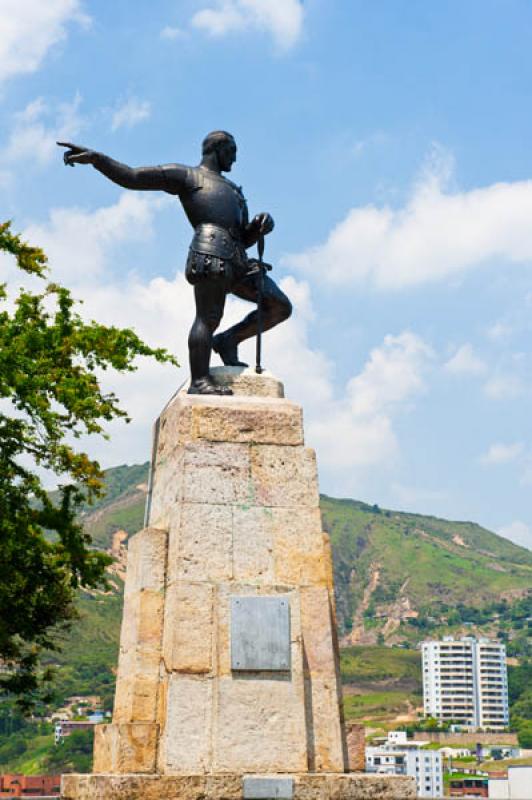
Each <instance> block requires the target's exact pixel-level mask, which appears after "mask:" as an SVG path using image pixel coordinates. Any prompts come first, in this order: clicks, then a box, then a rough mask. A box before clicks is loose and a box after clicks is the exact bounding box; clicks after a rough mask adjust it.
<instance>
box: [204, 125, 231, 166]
mask: <svg viewBox="0 0 532 800" xmlns="http://www.w3.org/2000/svg"><path fill="white" fill-rule="evenodd" d="M201 152H202V154H203V155H204V156H207V155H210V154H211V153H216V156H217V158H218V164H219V166H220V169H221V170H222V172H229V171H230V170H231V166H232V165H233V164H234V162H235V161H236V142H235V140H234V137H233V136H231V134H230V133H227V131H211V132H210V133H208V134H207V136H206V137H205V139H204V140H203V142H202V145H201Z"/></svg>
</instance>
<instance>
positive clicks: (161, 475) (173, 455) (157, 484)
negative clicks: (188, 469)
mask: <svg viewBox="0 0 532 800" xmlns="http://www.w3.org/2000/svg"><path fill="white" fill-rule="evenodd" d="M162 450H163V451H162V452H159V451H157V453H156V462H155V468H154V469H153V468H152V469H153V473H152V489H151V498H150V509H149V520H148V522H149V523H150V525H154V526H156V527H159V528H164V529H167V528H168V520H169V514H170V513H171V510H172V508H173V506H174V504H175V503H179V502H180V501H181V500H182V499H183V479H184V472H183V459H184V449H183V447H182V446H181V445H172V447H170V444H169V443H167V445H166V447H162ZM167 451H168V452H167Z"/></svg>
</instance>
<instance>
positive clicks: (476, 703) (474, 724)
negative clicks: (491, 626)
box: [421, 636, 508, 730]
mask: <svg viewBox="0 0 532 800" xmlns="http://www.w3.org/2000/svg"><path fill="white" fill-rule="evenodd" d="M421 650H422V659H423V664H422V668H423V706H424V711H425V715H426V716H430V717H435V719H438V720H440V721H442V722H450V721H453V722H456V723H459V724H461V725H465V726H467V727H469V728H483V729H493V730H500V729H501V728H505V727H506V726H507V725H508V677H507V669H506V648H505V646H504V645H503V644H499V642H491V641H489V640H488V639H478V640H477V639H474V638H473V637H469V636H466V637H464V638H462V639H453V638H452V637H446V638H444V639H443V640H442V641H440V642H429V641H428V642H423V643H422V645H421Z"/></svg>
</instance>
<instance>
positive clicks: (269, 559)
mask: <svg viewBox="0 0 532 800" xmlns="http://www.w3.org/2000/svg"><path fill="white" fill-rule="evenodd" d="M233 577H234V579H235V581H239V582H246V583H257V584H261V585H263V584H266V585H269V584H273V582H274V578H275V575H274V561H273V516H272V512H271V509H269V508H261V507H256V506H235V507H234V508H233Z"/></svg>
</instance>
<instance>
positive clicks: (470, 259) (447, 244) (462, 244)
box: [285, 159, 532, 290]
mask: <svg viewBox="0 0 532 800" xmlns="http://www.w3.org/2000/svg"><path fill="white" fill-rule="evenodd" d="M440 161H441V159H440ZM449 170H450V167H449V166H448V164H444V165H443V167H442V166H441V164H440V165H436V167H435V166H434V165H432V167H431V168H430V169H429V168H428V169H426V170H425V173H424V175H423V176H422V178H421V180H420V181H419V182H418V183H417V184H416V185H415V187H414V189H413V191H412V194H411V196H410V199H409V200H408V201H407V202H406V204H405V205H404V207H403V208H398V209H393V208H391V207H389V206H384V207H381V208H378V207H376V206H366V207H363V208H353V209H351V210H350V211H349V213H348V214H347V216H346V217H345V219H344V220H342V221H341V222H340V223H338V225H336V227H335V228H333V230H332V231H331V233H330V234H329V236H328V238H327V241H326V242H325V243H323V244H320V245H317V246H313V247H310V248H308V249H307V250H305V251H303V252H301V253H299V254H295V255H290V256H287V257H286V258H285V263H286V264H287V265H288V266H290V267H293V268H294V269H297V270H298V271H299V272H300V273H303V274H304V275H306V276H313V277H314V278H315V279H316V280H320V281H326V282H328V283H331V284H334V285H341V286H343V287H345V285H346V284H348V283H352V284H364V283H365V284H369V285H372V286H374V287H376V288H378V289H383V290H384V289H386V290H390V289H402V288H405V287H410V286H418V285H422V284H426V283H430V282H435V281H441V280H446V279H449V278H452V277H454V276H457V275H461V274H463V273H464V272H466V271H467V270H471V269H473V268H475V267H478V266H480V265H482V264H484V263H486V262H489V261H490V260H492V259H495V258H500V259H504V260H506V261H513V262H517V263H530V262H531V261H532V226H531V225H530V219H532V181H516V182H514V183H496V184H492V185H491V186H487V187H485V188H481V189H472V190H470V191H464V192H455V193H452V192H447V191H445V183H446V181H447V180H448V177H449Z"/></svg>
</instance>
